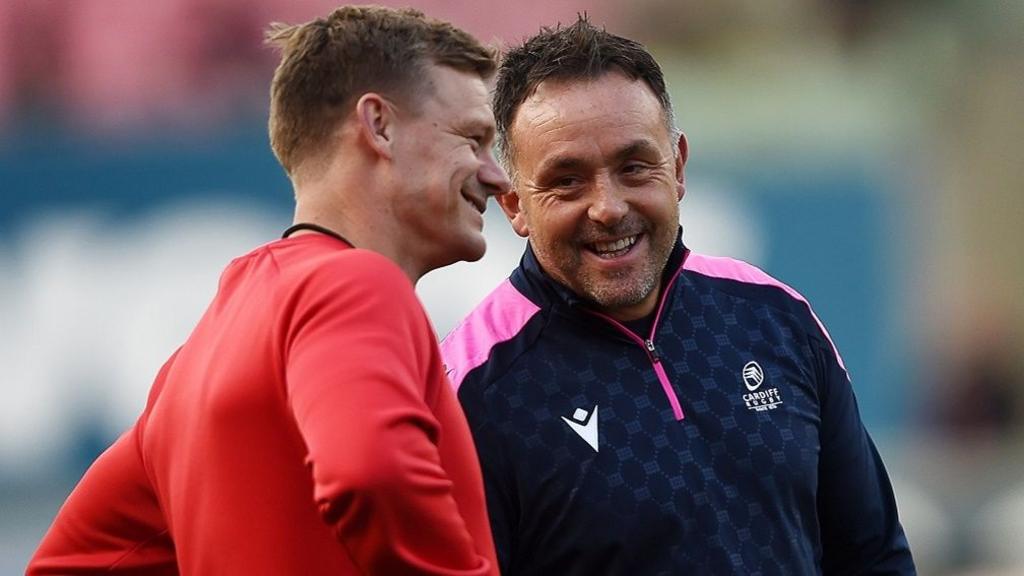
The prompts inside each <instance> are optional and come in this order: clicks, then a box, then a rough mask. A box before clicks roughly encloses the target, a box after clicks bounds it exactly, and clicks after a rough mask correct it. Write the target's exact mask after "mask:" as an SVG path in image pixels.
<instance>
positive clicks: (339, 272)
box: [249, 235, 415, 299]
mask: <svg viewBox="0 0 1024 576" xmlns="http://www.w3.org/2000/svg"><path fill="white" fill-rule="evenodd" d="M259 251H262V252H264V254H265V256H266V257H268V258H270V259H271V260H273V262H274V265H275V267H276V268H277V270H278V273H279V275H280V279H281V282H282V284H284V285H285V286H287V287H288V289H289V291H293V290H294V291H297V292H303V293H305V292H309V291H313V292H326V293H329V294H338V293H339V292H343V293H356V294H359V295H360V296H362V297H365V298H371V299H378V298H394V297H399V298H403V299H408V298H412V299H415V291H414V288H413V285H412V281H410V280H409V278H408V276H406V275H405V273H404V272H403V271H402V269H401V268H399V267H398V264H396V263H395V262H393V261H392V260H390V259H389V258H387V257H385V256H383V255H381V254H379V253H377V252H373V251H371V250H364V249H360V248H351V247H349V246H347V245H342V244H340V243H339V242H338V241H337V240H335V239H333V238H329V237H326V236H314V235H307V236H300V237H295V238H289V239H286V240H282V241H278V242H272V243H270V244H267V245H266V246H263V247H261V249H258V250H257V252H259ZM264 254H261V256H263V255H264ZM252 256H253V255H252V254H251V255H249V257H252Z"/></svg>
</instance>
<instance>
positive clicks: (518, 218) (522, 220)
mask: <svg viewBox="0 0 1024 576" xmlns="http://www.w3.org/2000/svg"><path fill="white" fill-rule="evenodd" d="M495 200H497V201H498V205H499V206H501V211H502V212H504V213H505V216H506V217H508V221H509V222H511V223H512V229H513V230H515V232H516V234H518V235H520V236H522V237H523V238H526V237H528V236H529V235H530V227H529V225H527V223H526V213H525V212H523V206H522V201H521V200H520V199H519V193H518V192H516V191H515V190H511V191H509V192H505V193H504V194H499V195H498V196H496V197H495Z"/></svg>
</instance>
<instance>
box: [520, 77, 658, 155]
mask: <svg viewBox="0 0 1024 576" xmlns="http://www.w3.org/2000/svg"><path fill="white" fill-rule="evenodd" d="M637 139H644V140H651V141H653V142H657V143H658V144H659V145H664V144H668V145H671V144H670V142H669V134H668V129H667V127H666V125H665V115H664V110H662V107H661V103H660V102H659V101H658V99H657V98H656V97H655V95H654V93H653V92H651V90H650V88H648V87H647V85H646V84H645V83H644V82H643V81H642V80H632V79H630V78H628V77H627V76H625V75H624V74H621V73H618V72H609V73H607V74H604V75H602V76H600V77H598V78H593V79H582V80H559V81H544V82H541V83H540V84H538V85H537V88H536V89H535V90H534V91H533V93H532V94H530V95H529V96H528V97H527V98H526V99H525V100H524V101H523V103H522V104H521V105H520V107H519V110H518V111H517V113H516V116H515V119H514V120H513V122H512V126H511V128H510V130H509V140H510V141H511V144H512V146H513V147H514V148H515V149H516V151H517V156H520V157H521V156H523V155H527V156H535V155H536V154H537V153H539V154H540V155H541V156H543V155H545V154H547V153H550V152H553V151H555V149H558V150H559V151H563V152H565V151H567V150H566V149H567V148H574V147H579V146H591V147H593V146H592V145H598V146H599V147H602V146H604V145H613V144H614V143H616V142H619V141H622V142H625V141H635V140H637Z"/></svg>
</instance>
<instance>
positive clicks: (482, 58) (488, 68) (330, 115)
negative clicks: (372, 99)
mask: <svg viewBox="0 0 1024 576" xmlns="http://www.w3.org/2000/svg"><path fill="white" fill-rule="evenodd" d="M266 41H267V43H268V44H270V45H273V46H275V47H277V48H278V49H279V50H280V51H281V63H280V64H279V65H278V67H277V70H276V71H275V72H274V80H273V82H272V84H271V86H270V121H269V130H270V146H271V148H272V149H273V150H274V154H275V155H276V156H277V159H278V161H279V162H280V163H281V165H282V166H283V167H284V169H285V171H287V172H288V174H289V175H294V171H295V169H296V168H297V167H298V166H299V165H300V164H301V163H302V162H303V161H305V160H306V159H307V158H309V157H312V156H315V155H316V154H317V153H318V152H320V151H322V150H324V149H325V148H326V146H325V144H327V140H328V139H329V138H330V136H331V134H332V133H333V132H334V130H335V129H336V128H337V125H338V122H339V121H341V120H342V119H343V118H345V116H347V115H348V113H349V108H351V106H352V105H353V104H354V103H355V101H356V100H357V99H358V98H359V97H360V96H362V95H363V94H365V93H367V92H379V93H381V94H382V95H384V96H387V97H390V98H396V99H399V100H401V101H403V102H405V101H406V99H409V100H411V96H412V94H414V93H415V92H416V91H417V90H416V89H422V88H423V87H424V86H425V85H426V83H424V82H423V81H422V77H423V75H424V71H425V68H426V66H428V65H430V64H438V65H443V66H449V67H452V68H455V69H456V70H460V71H464V72H473V73H476V74H479V75H480V76H481V77H482V78H484V79H486V78H489V77H490V76H491V75H492V74H493V73H494V70H495V68H496V65H497V64H496V58H495V54H494V51H493V50H492V49H490V48H486V47H484V46H483V45H482V44H480V42H479V41H477V40H476V39H475V38H473V37H472V36H470V35H469V34H468V33H466V32H464V31H462V30H460V29H458V28H456V27H455V26H452V25H451V24H449V23H448V22H443V21H441V20H435V19H433V18H428V17H426V16H424V14H423V13H422V12H419V11H417V10H412V9H402V10H394V9H390V8H382V7H379V6H345V7H342V8H338V9H337V10H335V11H333V12H331V14H330V15H328V16H327V17H326V18H318V19H316V20H313V21H312V22H307V23H305V24H298V25H286V24H277V23H275V24H271V26H270V29H269V30H268V31H267V34H266ZM410 108H412V109H414V110H415V109H416V107H415V102H413V103H412V105H411V106H410Z"/></svg>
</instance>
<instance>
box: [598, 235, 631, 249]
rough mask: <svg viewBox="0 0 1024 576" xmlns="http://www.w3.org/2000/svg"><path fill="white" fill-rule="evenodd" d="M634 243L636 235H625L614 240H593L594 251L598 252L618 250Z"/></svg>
mask: <svg viewBox="0 0 1024 576" xmlns="http://www.w3.org/2000/svg"><path fill="white" fill-rule="evenodd" d="M635 243H636V236H635V235H634V236H627V237H625V238H622V239H621V240H616V241H615V242H594V251H595V252H598V253H606V252H618V251H619V250H624V249H626V248H629V247H630V246H632V245H633V244H635Z"/></svg>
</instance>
